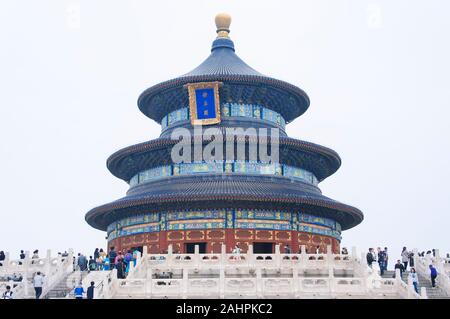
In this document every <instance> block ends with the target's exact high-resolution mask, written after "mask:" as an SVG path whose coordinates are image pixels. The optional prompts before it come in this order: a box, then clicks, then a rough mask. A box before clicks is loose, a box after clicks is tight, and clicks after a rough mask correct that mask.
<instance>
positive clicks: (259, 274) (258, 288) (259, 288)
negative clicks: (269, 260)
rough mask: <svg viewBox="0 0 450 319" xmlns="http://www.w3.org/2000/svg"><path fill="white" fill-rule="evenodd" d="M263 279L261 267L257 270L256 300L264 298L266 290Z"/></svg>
mask: <svg viewBox="0 0 450 319" xmlns="http://www.w3.org/2000/svg"><path fill="white" fill-rule="evenodd" d="M263 285H264V283H263V279H262V272H261V267H258V268H256V298H258V299H261V298H262V297H263V293H264V291H263V290H264V288H263Z"/></svg>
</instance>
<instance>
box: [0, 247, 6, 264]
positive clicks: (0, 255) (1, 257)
mask: <svg viewBox="0 0 450 319" xmlns="http://www.w3.org/2000/svg"><path fill="white" fill-rule="evenodd" d="M5 259H6V256H5V253H4V251H3V250H2V251H0V266H3V261H4V260H5Z"/></svg>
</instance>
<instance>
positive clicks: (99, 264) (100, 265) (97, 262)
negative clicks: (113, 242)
mask: <svg viewBox="0 0 450 319" xmlns="http://www.w3.org/2000/svg"><path fill="white" fill-rule="evenodd" d="M95 265H96V267H97V270H103V257H102V256H100V254H99V255H98V257H97V259H96V260H95Z"/></svg>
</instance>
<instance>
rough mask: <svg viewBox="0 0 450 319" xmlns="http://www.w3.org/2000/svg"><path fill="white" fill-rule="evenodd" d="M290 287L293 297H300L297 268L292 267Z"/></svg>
mask: <svg viewBox="0 0 450 319" xmlns="http://www.w3.org/2000/svg"><path fill="white" fill-rule="evenodd" d="M292 288H293V290H294V291H293V293H294V298H296V299H297V298H300V282H299V280H298V268H297V267H293V268H292Z"/></svg>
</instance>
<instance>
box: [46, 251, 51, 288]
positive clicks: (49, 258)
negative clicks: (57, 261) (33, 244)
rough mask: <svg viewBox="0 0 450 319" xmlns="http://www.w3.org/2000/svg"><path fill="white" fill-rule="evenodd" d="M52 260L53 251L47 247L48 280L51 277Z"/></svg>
mask: <svg viewBox="0 0 450 319" xmlns="http://www.w3.org/2000/svg"><path fill="white" fill-rule="evenodd" d="M51 260H52V251H51V250H50V249H47V254H46V256H45V275H46V276H47V282H48V280H49V279H50V272H51V266H52V263H51Z"/></svg>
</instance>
